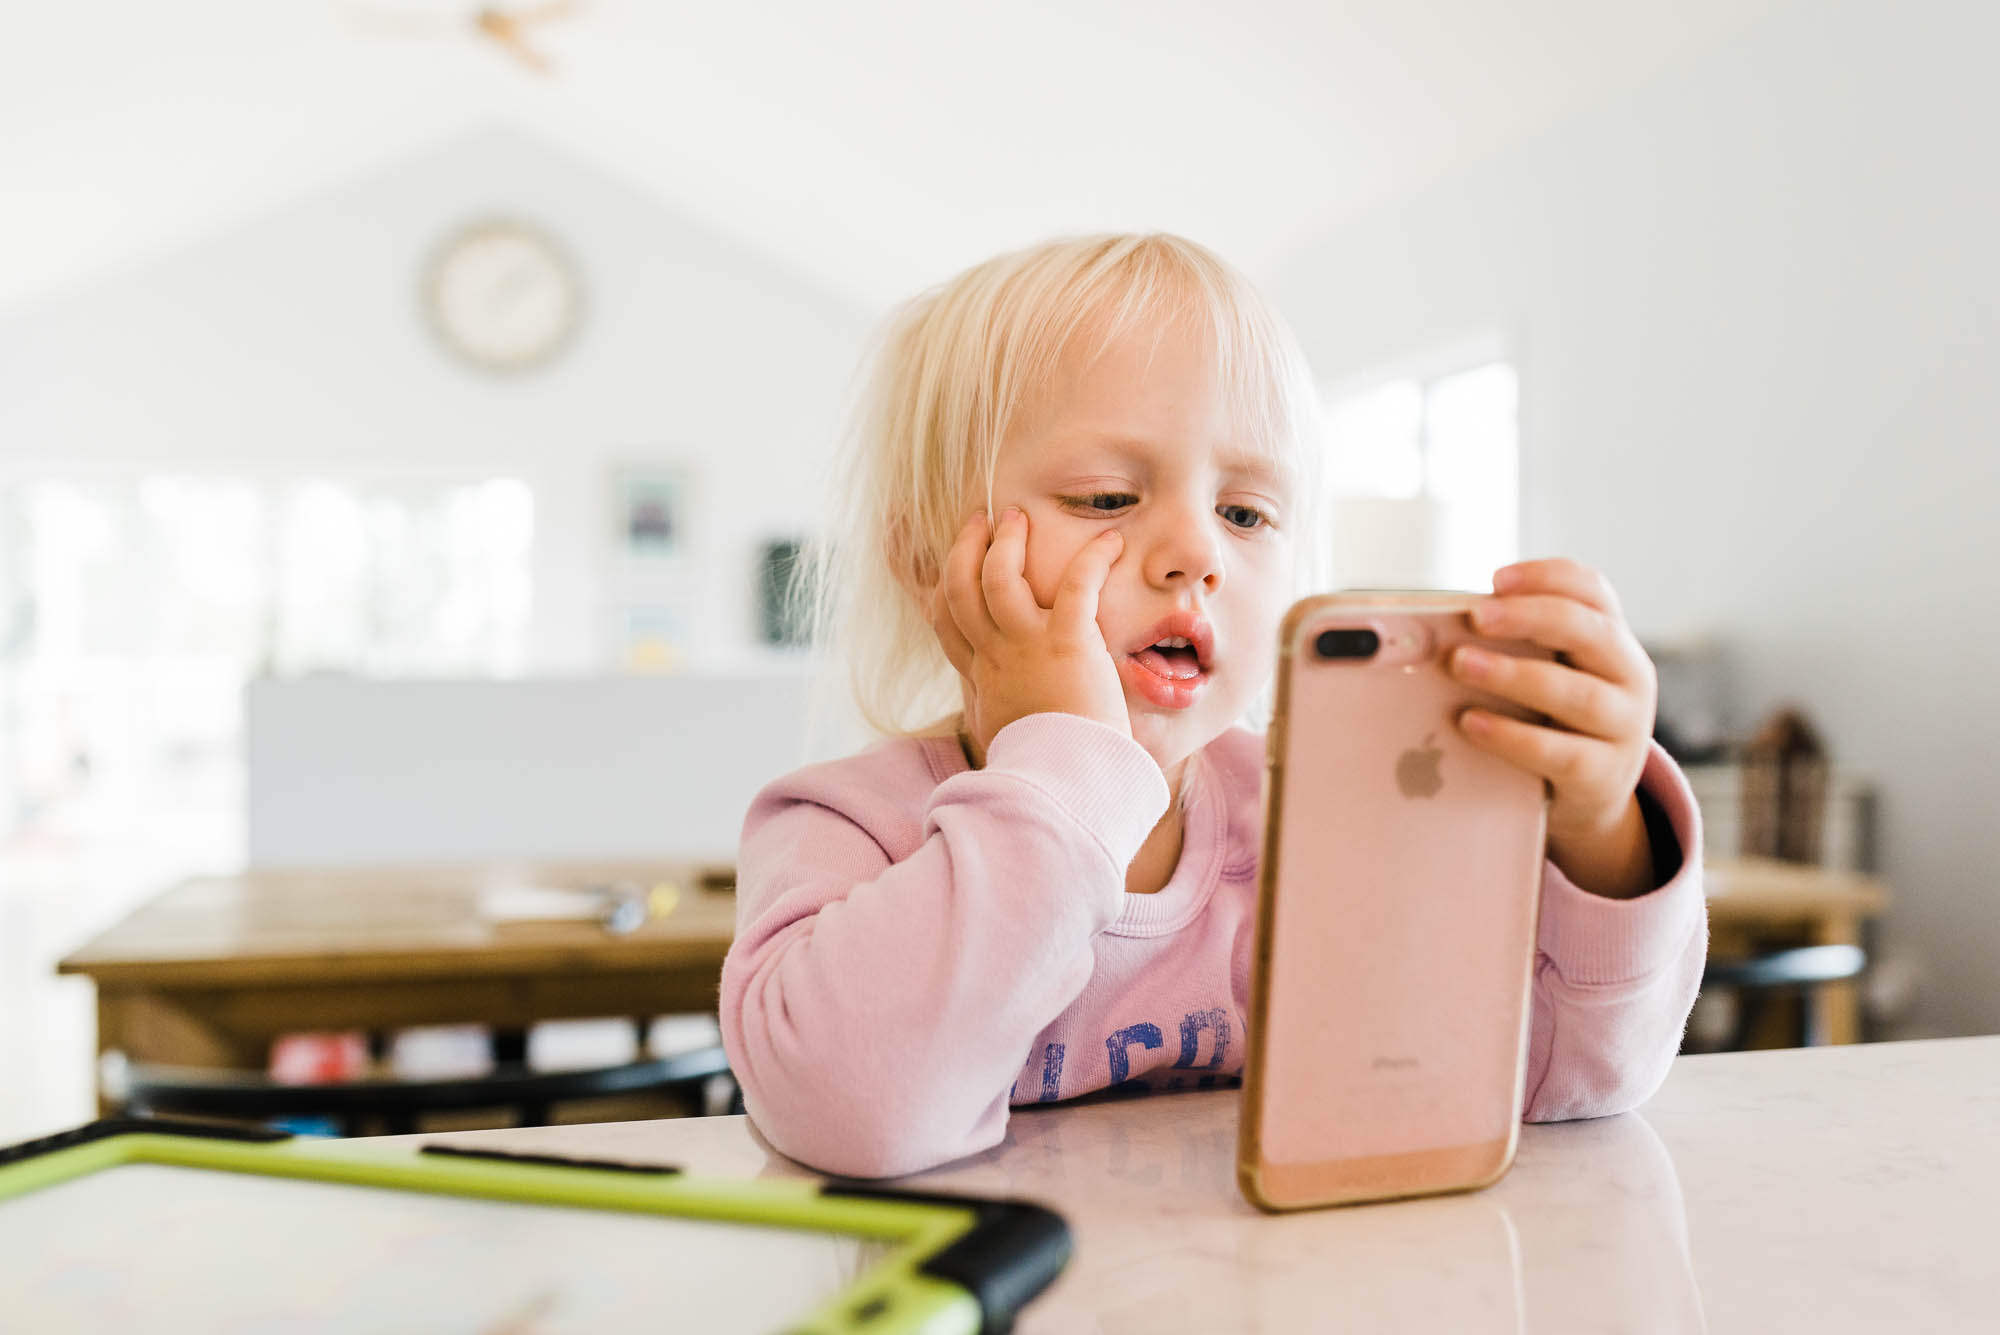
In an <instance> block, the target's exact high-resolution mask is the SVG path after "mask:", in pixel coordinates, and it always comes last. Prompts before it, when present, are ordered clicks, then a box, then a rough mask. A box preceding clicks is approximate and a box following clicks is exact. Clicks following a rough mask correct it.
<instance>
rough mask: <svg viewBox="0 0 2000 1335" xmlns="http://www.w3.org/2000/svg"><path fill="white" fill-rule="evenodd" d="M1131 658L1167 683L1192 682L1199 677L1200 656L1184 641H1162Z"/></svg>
mask: <svg viewBox="0 0 2000 1335" xmlns="http://www.w3.org/2000/svg"><path fill="white" fill-rule="evenodd" d="M1132 657H1134V658H1136V659H1138V660H1139V664H1140V666H1141V667H1144V668H1145V669H1146V670H1147V671H1149V672H1157V673H1159V674H1160V675H1161V676H1162V677H1165V678H1167V679H1168V680H1169V681H1192V680H1194V679H1195V678H1196V677H1199V676H1200V675H1201V655H1199V654H1197V653H1196V652H1195V649H1194V645H1192V644H1190V643H1189V642H1188V641H1186V640H1178V641H1176V640H1162V641H1161V642H1160V643H1158V644H1150V645H1147V646H1146V647H1145V648H1144V649H1141V650H1140V651H1139V652H1138V653H1136V654H1133V655H1132Z"/></svg>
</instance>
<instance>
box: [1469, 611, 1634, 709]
mask: <svg viewBox="0 0 2000 1335" xmlns="http://www.w3.org/2000/svg"><path fill="white" fill-rule="evenodd" d="M1472 627H1473V629H1474V630H1477V631H1478V632H1479V633H1480V634H1482V635H1491V636H1495V637H1498V638H1501V639H1510V640H1527V641H1528V642H1529V643H1531V644H1538V645H1541V646H1542V647H1543V648H1545V649H1553V650H1555V651H1556V652H1557V653H1559V654H1561V655H1563V657H1564V658H1566V659H1567V660H1568V661H1569V662H1570V663H1571V664H1573V665H1574V666H1576V667H1580V668H1582V669H1583V670H1584V671H1586V672H1593V673H1596V674H1597V675H1598V676H1600V677H1603V678H1605V679H1606V680H1608V681H1611V682H1615V683H1617V684H1618V685H1621V686H1642V685H1644V684H1645V683H1646V682H1647V681H1648V679H1649V669H1650V667H1651V660H1650V659H1648V658H1647V657H1646V652H1645V650H1643V649H1641V648H1640V647H1639V642H1638V641H1637V640H1636V639H1634V638H1633V637H1632V633H1631V632H1630V631H1629V630H1627V629H1626V628H1625V623H1624V622H1623V621H1621V620H1619V619H1618V618H1617V617H1616V616H1615V615H1613V614H1610V613H1606V612H1602V611H1600V610H1598V609H1597V608H1594V607H1591V606H1588V605H1587V604H1584V603H1580V602H1578V601H1577V600H1576V599H1574V598H1569V597H1564V596H1560V595H1555V594H1528V595H1524V596H1520V597H1514V596H1508V597H1495V598H1485V599H1482V600H1480V601H1479V602H1478V603H1477V604H1475V605H1474V607H1473V609H1472Z"/></svg>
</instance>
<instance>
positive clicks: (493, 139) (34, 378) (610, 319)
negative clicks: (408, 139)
mask: <svg viewBox="0 0 2000 1335" xmlns="http://www.w3.org/2000/svg"><path fill="white" fill-rule="evenodd" d="M81 169H83V168H82V167H81V166H80V167H79V170H81ZM132 207H134V208H144V207H145V202H144V200H134V201H133V203H132ZM493 213H507V214H518V215H524V216H526V217H528V218H531V219H534V220H537V221H539V222H541V223H543V224H544V225H545V226H547V227H548V228H549V229H550V230H552V231H553V232H554V233H555V235H556V236H557V237H558V238H559V239H560V240H561V241H562V242H563V243H564V245H565V246H566V248H567V249H568V250H569V251H570V252H571V253H572V254H573V256H574V257H575V258H576V259H577V261H578V263H579V265H580V267H581V269H582V271H583V279H584V282H585V284H586V289H587V290H586V296H585V300H586V304H587V310H586V314H585V322H584V324H583V326H582V329H581V333H580V336H579V338H578V339H577V341H576V343H575V344H574V345H573V346H572V347H571V348H570V350H569V352H568V353H567V354H566V355H565V356H564V357H563V359H562V360H561V361H559V362H557V363H555V364H552V365H551V366H549V367H547V368H546V369H544V370H542V371H540V372H537V373H534V374H531V375H528V376H525V377H522V378H520V379H518V380H498V379H495V378H493V377H490V376H487V375H483V374H480V373H478V372H475V371H472V370H468V369H463V368H461V367H460V366H459V365H457V364H456V363H454V362H453V361H452V360H450V359H449V358H448V356H447V355H446V354H445V353H444V351H443V350H442V349H441V348H440V347H439V346H438V345H437V343H436V342H435V340H434V339H433V338H432V336H431V334H430V332H429V330H428V328H427V327H426V326H425V325H424V323H423V322H422V317H421V312H420V309H419V306H418V302H417V284H418V274H419V272H420V269H421V266H422V265H423V263H424V261H425V259H426V258H427V256H428V255H429V253H430V251H431V249H432V247H434V246H435V245H436V243H437V242H438V240H439V239H440V238H441V237H442V236H443V235H445V234H446V233H448V232H449V231H451V230H452V229H454V228H455V227H457V226H458V225H459V224H461V223H463V222H465V221H468V220H470V219H473V218H476V217H479V216H483V215H487V214H493ZM867 332H868V320H867V318H866V317H864V316H863V314H862V313H860V312H857V311H856V310H854V309H852V308H850V307H849V306H847V305H846V304H844V303H843V302H841V301H839V300H836V299H834V298H832V297H829V296H826V295H824V294H822V293H821V292H819V291H818V290H816V289H815V288H814V287H813V286H812V285H811V284H809V283H808V282H806V281H804V280H802V279H801V278H799V277H797V276H795V275H793V274H791V273H788V272H786V271H784V270H783V269H781V268H779V267H777V266H775V265H773V264H772V263H771V262H770V261H769V260H767V259H765V258H762V257H759V256H756V255H753V254H751V253H750V252H748V251H746V250H744V249H742V248H740V247H738V246H737V245H735V244H734V243H733V242H731V241H730V240H728V239H726V238H721V237H717V236H714V235H711V234H708V233H706V232H703V231H700V230H698V229H696V228H693V227H690V226H688V225H686V224H685V223H683V222H681V221H679V220H677V219H676V218H675V217H673V216H671V215H669V214H666V213H663V212H662V211H660V210H659V209H658V208H656V207H655V206H654V205H652V204H651V203H650V202H649V201H648V200H647V199H646V198H644V197H641V196H638V195H635V194H633V193H631V192H630V191H628V190H627V189H625V188H624V187H623V186H621V185H620V184H618V183H617V182H615V181H613V180H610V179H607V178H605V177H602V176H600V175H598V174H596V173H595V172H593V171H591V170H589V169H586V168H583V167H581V166H579V165H577V164H575V163H572V162H571V161H569V160H567V159H566V158H564V157H563V156H561V155H560V154H558V153H555V152H552V151H550V150H548V149H546V148H544V147H542V146H541V145H539V144H538V143H535V142H533V141H531V140H529V139H526V138H523V137H521V136H520V135H518V134H515V133H513V132H511V131H499V130H495V131H491V132H487V133H483V134H479V135H476V136H473V137H471V138H468V139H466V140H464V141H462V142H460V143H457V144H455V145H453V146H451V147H449V148H448V149H446V150H445V151H443V152H441V153H437V154H432V155H427V156H424V157H421V158H418V159H416V160H412V161H408V162H405V163H403V164H401V165H399V166H397V167H394V168H392V169H390V170H387V171H385V172H383V173H381V174H380V175H377V176H372V177H369V178H367V179H364V180H362V181H359V182H357V183H355V184H354V185H352V186H351V187H350V188H348V189H346V190H344V191H341V192H337V193H335V194H332V195H329V196H327V197H324V198H321V199H317V200H314V201H311V202H310V203H308V204H306V205H304V206H301V207H299V208H296V209H292V210H289V211H287V212H284V213H281V214H278V215H275V216H272V217H269V218H266V219H264V220H262V221H261V222H259V223H258V224H256V225H254V226H251V227H249V228H246V229H244V230H242V231H240V232H236V233H234V234H229V235H224V236H220V237H217V238H215V239H212V240H210V241H207V242H204V243H202V244H201V245H199V246H197V247H194V248H192V249H190V250H187V251H184V252H182V253H180V254H178V255H176V256H174V257H172V258H170V259H167V260H164V261H161V262H159V263H156V264H152V265H149V266H147V267H145V268H142V269H140V270H138V271H135V272H131V273H128V274H125V275H122V276H120V277H119V278H117V279H116V280H115V281H110V282H106V283H104V284H102V285H100V286H98V287H96V288H93V289H91V290H89V291H87V292H84V293H80V294H78V295H76V296H74V297H72V298H70V299H67V300H64V301H62V302H60V303H58V304H56V305H53V306H51V307H49V308H47V309H45V310H42V311H39V312H37V313H35V314H33V315H30V316H27V317H24V318H21V319H19V320H16V321H14V322H12V323H10V324H8V325H6V326H0V477H4V476H8V475H14V476H20V475H26V474H35V473H49V472H59V473H72V474H73V473H78V472H84V471H91V470H97V469H112V470H115V469H123V468H131V469H139V470H143V469H155V468H159V469H171V470H174V471H184V472H202V471H215V472H243V473H264V474H284V473H291V472H295V471H300V470H324V471H327V472H331V473H356V474H376V473H384V472H392V473H395V472H400V473H410V472H416V473H454V472H470V473H473V474H494V473H503V472H504V473H510V474H515V475H519V476H522V477H524V478H526V479H527V480H529V481H530V482H531V483H533V484H534V486H535V489H536V494H537V501H538V510H537V521H538V529H537V545H536V549H537V558H536V560H537V568H536V571H535V628H534V634H533V637H532V638H533V644H532V649H531V653H530V659H529V662H528V664H527V668H528V670H529V671H530V672H570V671H581V670H588V669H590V668H592V667H595V666H598V665H599V664H600V663H602V662H604V661H606V659H607V658H608V656H609V655H610V654H611V653H613V652H615V646H614V645H612V644H611V643H610V641H611V640H612V638H613V637H612V633H611V629H610V627H611V623H612V621H613V616H614V608H613V606H612V601H613V598H614V590H615V589H616V587H617V582H616V575H617V571H616V569H615V568H614V567H613V566H612V564H611V551H612V548H611V535H610V526H611V522H612V521H611V514H612V506H611V501H610V497H609V492H608V482H607V478H606V473H607V469H608V468H609V467H610V466H611V465H612V464H613V463H615V462H617V461H623V460H641V461H643V460H646V459H651V458H664V459H673V458H689V459H692V460H693V461H694V462H695V463H696V464H697V466H698V467H699V468H700V470H701V474H700V487H701V489H700V492H699V494H698V496H697V497H696V502H695V505H694V507H693V511H692V518H693V520H694V524H695V532H694V534H693V547H694V549H695V551H696V552H697V554H698V555H697V557H696V559H695V560H694V561H693V562H692V566H693V569H694V574H695V582H696V585H697V590H698V592H697V594H696V600H697V601H696V605H695V609H694V610H695V613H696V618H695V620H696V624H697V625H698V626H700V627H703V628H704V632H703V633H705V634H706V635H707V636H708V638H707V639H706V640H705V641H703V642H700V643H698V644H697V645H696V646H695V654H696V662H698V663H711V664H726V663H728V662H731V661H733V660H734V659H735V658H737V657H739V656H740V653H741V651H743V650H746V649H747V648H748V647H749V646H750V645H752V643H753V642H754V638H755V627H754V624H753V604H752V601H751V599H752V594H753V591H754V587H755V586H754V584H753V579H754V574H755V571H754V559H755V549H756V545H757V543H758V541H759V540H760V539H763V538H766V537H771V536H784V535H788V534H793V533H797V532H799V531H801V529H802V528H803V527H804V526H805V525H808V524H810V523H811V522H813V521H814V520H815V519H816V517H817V516H818V513H819V508H818V499H819V498H818V494H817V492H816V490H815V488H814V486H813V480H814V471H815V469H816V468H817V466H818V465H819V463H820V461H821V460H822V459H823V458H824V457H825V456H826V454H827V452H828V451H829V450H830V449H831V447H832V442H833V438H834V434H835V431H836V428H837V425H838V422H839V420H840V414H841V410H842V407H843V405H844V403H845V401H846V395H847V393H848V392H849V387H850V383H851V379H852V376H853V373H854V368H855V365H856V363H857V360H858V358H859V356H860V354H861V351H862V348H863V345H864V342H865V337H866V334H867Z"/></svg>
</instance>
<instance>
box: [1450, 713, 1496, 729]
mask: <svg viewBox="0 0 2000 1335" xmlns="http://www.w3.org/2000/svg"><path fill="white" fill-rule="evenodd" d="M1458 721H1459V725H1460V726H1461V727H1463V728H1464V729H1465V730H1466V731H1467V732H1491V731H1493V720H1492V719H1491V718H1489V717H1487V716H1486V715H1485V714H1482V713H1480V712H1479V711H1478V710H1476V709H1468V710H1466V711H1465V712H1464V713H1463V714H1460V715H1459V716H1458Z"/></svg>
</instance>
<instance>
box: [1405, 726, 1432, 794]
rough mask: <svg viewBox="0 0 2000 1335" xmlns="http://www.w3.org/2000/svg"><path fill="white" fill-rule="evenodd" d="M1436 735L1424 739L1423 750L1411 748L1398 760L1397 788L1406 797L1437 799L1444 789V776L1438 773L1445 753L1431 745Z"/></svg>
mask: <svg viewBox="0 0 2000 1335" xmlns="http://www.w3.org/2000/svg"><path fill="white" fill-rule="evenodd" d="M1436 737H1437V734H1436V733H1431V734H1430V735H1429V736H1427V737H1425V738H1424V744H1423V746H1422V748H1421V749H1419V748H1418V747H1414V746H1413V747H1411V748H1410V749H1409V750H1407V751H1405V752H1403V754H1402V755H1400V756H1398V757H1397V758H1396V786H1397V787H1398V788H1400V789H1402V790H1403V796H1404V797H1436V796H1437V795H1438V790H1439V789H1440V788H1443V787H1444V775H1442V774H1440V773H1438V762H1439V761H1441V760H1443V759H1444V752H1443V751H1442V750H1441V749H1440V748H1438V747H1435V746H1432V745H1431V742H1432V740H1433V739H1434V738H1436Z"/></svg>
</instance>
